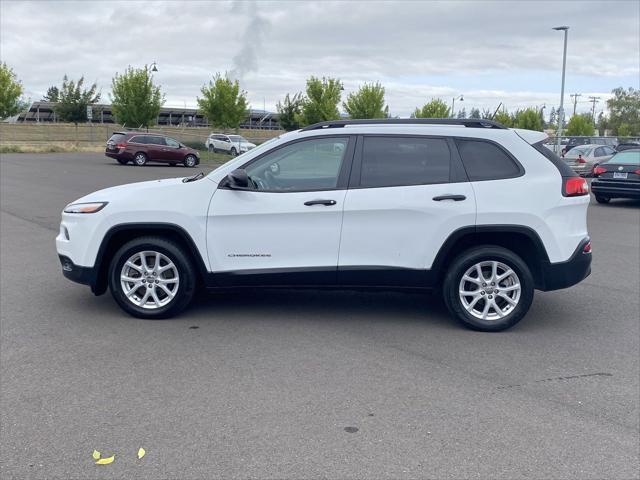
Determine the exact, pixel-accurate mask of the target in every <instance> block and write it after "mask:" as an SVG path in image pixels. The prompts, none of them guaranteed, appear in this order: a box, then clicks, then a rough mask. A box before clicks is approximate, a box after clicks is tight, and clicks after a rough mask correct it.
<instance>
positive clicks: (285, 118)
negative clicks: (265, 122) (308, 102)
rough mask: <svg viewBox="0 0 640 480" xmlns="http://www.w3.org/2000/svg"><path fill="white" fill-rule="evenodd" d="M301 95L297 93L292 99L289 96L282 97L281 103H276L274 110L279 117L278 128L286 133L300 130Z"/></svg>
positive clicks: (302, 99)
mask: <svg viewBox="0 0 640 480" xmlns="http://www.w3.org/2000/svg"><path fill="white" fill-rule="evenodd" d="M303 101H304V98H303V97H302V93H300V92H298V93H296V94H295V95H294V96H293V97H289V94H288V93H287V95H286V96H285V97H284V101H283V102H282V103H280V102H278V104H277V105H276V108H277V109H278V114H279V116H280V126H281V127H282V128H284V129H285V130H286V131H287V132H290V131H292V130H297V129H299V128H300V114H301V113H302V102H303Z"/></svg>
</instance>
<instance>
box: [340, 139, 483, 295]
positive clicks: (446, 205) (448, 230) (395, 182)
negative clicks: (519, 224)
mask: <svg viewBox="0 0 640 480" xmlns="http://www.w3.org/2000/svg"><path fill="white" fill-rule="evenodd" d="M454 149H455V145H453V142H452V141H451V140H450V139H446V138H437V137H424V136H421V137H411V136H392V135H379V136H363V137H360V138H359V140H358V147H357V151H356V155H355V159H354V166H353V172H352V175H351V182H350V189H349V190H348V192H347V196H346V199H345V207H344V218H343V227H342V239H341V243H340V258H339V261H338V275H339V278H338V279H339V281H340V283H342V284H345V285H368V286H371V285H375V286H394V285H398V286H415V287H423V286H429V283H430V282H431V281H432V280H433V278H432V275H431V273H430V269H431V267H432V264H433V261H434V259H435V257H436V254H437V253H438V250H439V249H440V247H441V246H442V245H443V243H444V242H445V240H446V239H447V237H449V235H451V234H452V233H453V232H454V231H456V230H457V229H459V228H461V227H465V226H468V225H474V224H475V215H476V200H475V196H474V192H473V188H472V186H471V184H470V183H468V181H467V179H466V174H465V173H464V169H463V167H462V164H461V163H460V161H459V159H458V157H457V156H456V155H454Z"/></svg>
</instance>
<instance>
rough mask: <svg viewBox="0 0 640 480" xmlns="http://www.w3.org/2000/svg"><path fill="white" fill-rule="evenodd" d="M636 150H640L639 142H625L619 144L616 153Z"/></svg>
mask: <svg viewBox="0 0 640 480" xmlns="http://www.w3.org/2000/svg"><path fill="white" fill-rule="evenodd" d="M635 148H640V143H638V142H624V143H619V144H618V146H617V147H616V151H618V152H624V151H625V150H631V149H635Z"/></svg>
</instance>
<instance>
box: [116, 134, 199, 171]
mask: <svg viewBox="0 0 640 480" xmlns="http://www.w3.org/2000/svg"><path fill="white" fill-rule="evenodd" d="M104 154H105V155H106V156H107V157H111V158H115V159H116V160H117V161H118V163H120V164H122V165H126V164H127V163H129V162H132V163H133V164H134V165H138V166H139V167H141V166H143V165H145V164H146V163H147V162H161V163H168V164H170V165H177V164H178V163H181V164H183V165H184V166H185V167H195V166H196V165H198V164H199V163H200V154H199V153H198V151H197V150H194V149H193V148H189V147H187V146H185V145H183V144H182V143H180V142H178V141H177V140H174V139H173V138H171V137H167V136H165V135H159V134H154V133H139V132H114V133H113V135H112V136H111V138H110V139H109V140H108V141H107V148H106V149H105V151H104Z"/></svg>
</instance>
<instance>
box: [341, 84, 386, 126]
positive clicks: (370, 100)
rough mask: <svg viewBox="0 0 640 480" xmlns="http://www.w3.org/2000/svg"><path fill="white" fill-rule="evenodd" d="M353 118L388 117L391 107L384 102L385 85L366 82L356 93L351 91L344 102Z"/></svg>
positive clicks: (344, 106)
mask: <svg viewBox="0 0 640 480" xmlns="http://www.w3.org/2000/svg"><path fill="white" fill-rule="evenodd" d="M342 106H343V108H344V109H345V110H346V112H347V113H348V114H349V117H351V118H361V119H366V118H387V117H388V116H389V107H388V106H385V104H384V87H383V86H382V85H380V84H379V83H377V82H376V83H372V84H367V83H365V84H364V85H363V86H361V87H360V89H359V90H358V91H357V92H355V93H350V94H349V96H348V97H347V101H346V102H344V103H343V104H342Z"/></svg>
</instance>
